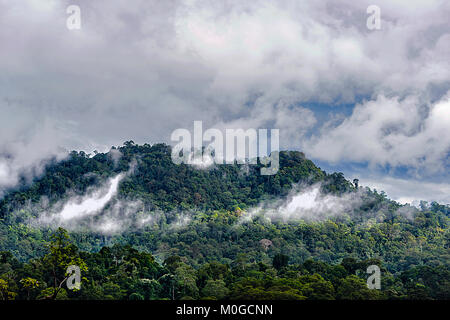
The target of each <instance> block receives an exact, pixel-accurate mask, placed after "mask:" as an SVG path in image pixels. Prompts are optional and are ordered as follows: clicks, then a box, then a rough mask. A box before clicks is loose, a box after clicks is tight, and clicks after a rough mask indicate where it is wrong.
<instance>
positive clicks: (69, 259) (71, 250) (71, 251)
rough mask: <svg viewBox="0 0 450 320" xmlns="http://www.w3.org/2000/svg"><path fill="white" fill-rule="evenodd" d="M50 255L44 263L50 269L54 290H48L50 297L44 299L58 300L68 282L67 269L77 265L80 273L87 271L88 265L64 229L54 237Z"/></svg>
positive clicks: (45, 258)
mask: <svg viewBox="0 0 450 320" xmlns="http://www.w3.org/2000/svg"><path fill="white" fill-rule="evenodd" d="M49 250H50V253H48V254H47V255H46V256H45V257H44V258H43V259H42V262H43V264H44V266H46V267H47V268H49V269H50V273H51V278H52V286H53V290H51V291H50V290H46V291H45V292H46V293H50V294H49V295H46V296H45V295H44V296H43V299H51V300H53V299H56V297H57V296H58V293H59V291H61V289H62V285H63V284H64V283H65V282H66V281H67V279H68V278H69V276H70V274H67V272H66V270H67V267H68V266H70V265H75V266H78V267H79V268H80V271H82V272H85V271H87V266H86V263H85V262H84V260H83V259H81V258H80V257H79V256H78V248H77V247H76V246H75V245H73V244H71V243H70V242H69V235H68V234H67V231H66V230H64V229H63V228H61V227H60V228H58V229H57V230H56V232H55V233H54V234H53V235H52V242H51V243H50V245H49Z"/></svg>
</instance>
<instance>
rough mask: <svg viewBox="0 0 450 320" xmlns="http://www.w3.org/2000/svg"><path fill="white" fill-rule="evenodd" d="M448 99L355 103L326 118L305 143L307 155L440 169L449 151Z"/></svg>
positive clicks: (390, 99)
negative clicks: (339, 116)
mask: <svg viewBox="0 0 450 320" xmlns="http://www.w3.org/2000/svg"><path fill="white" fill-rule="evenodd" d="M448 128H450V99H449V98H447V97H446V98H444V99H443V100H441V101H439V102H437V103H435V104H434V105H426V104H422V103H421V102H420V100H419V98H418V97H417V96H410V97H407V98H405V99H399V98H398V97H396V98H386V97H385V96H382V95H380V96H378V97H377V99H376V100H371V101H367V102H364V103H362V104H359V105H357V106H356V107H355V109H354V110H353V113H352V115H351V116H350V117H348V118H346V119H344V120H343V121H342V122H341V123H339V124H338V125H334V124H332V123H329V124H328V125H326V126H324V128H323V129H322V131H321V133H320V134H319V135H318V136H314V137H313V138H312V139H311V140H309V141H308V142H306V143H305V145H304V147H305V149H306V151H307V152H308V155H310V156H312V157H313V158H319V159H323V160H327V161H331V162H338V161H354V162H369V163H370V164H372V165H383V166H384V165H391V166H394V167H395V166H400V165H403V166H410V167H413V168H416V169H417V170H422V171H423V170H425V171H427V172H429V173H436V172H444V173H446V170H447V166H448V155H449V152H450V135H449V134H448V130H449V129H448Z"/></svg>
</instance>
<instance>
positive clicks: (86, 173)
mask: <svg viewBox="0 0 450 320" xmlns="http://www.w3.org/2000/svg"><path fill="white" fill-rule="evenodd" d="M170 154H171V149H170V147H169V146H167V145H164V144H155V145H148V144H144V145H136V144H134V143H133V142H132V141H129V142H126V143H125V144H124V145H123V146H121V147H119V148H112V149H111V151H110V152H108V153H97V152H95V154H94V155H87V154H85V153H84V152H72V153H71V154H70V155H69V156H68V157H67V158H66V159H65V160H63V161H60V162H56V161H52V162H50V163H48V164H47V166H46V168H45V171H44V172H43V174H42V175H41V176H39V177H37V178H35V179H34V180H33V181H32V182H29V181H28V182H27V181H26V179H25V178H24V179H23V181H22V183H21V184H20V186H19V187H18V188H16V189H14V190H9V191H8V192H7V194H5V196H4V197H3V198H2V200H1V201H0V282H1V281H3V282H4V283H6V284H5V288H6V287H7V286H9V287H11V288H12V287H14V286H15V287H14V288H15V289H14V290H13V291H11V292H12V293H11V294H13V293H14V292H16V293H18V297H22V298H24V297H26V296H27V295H29V294H30V292H29V291H27V290H26V289H20V288H21V287H20V285H19V284H20V283H21V282H20V281H21V279H22V278H23V279H26V278H27V277H31V278H32V279H37V278H39V279H41V280H39V281H42V282H46V283H48V284H49V285H50V286H51V285H52V283H54V281H53V280H51V277H47V276H46V274H47V273H48V270H46V268H47V267H46V266H47V263H46V262H45V261H46V259H50V258H51V257H50V256H51V254H53V253H49V248H52V242H51V240H52V235H53V234H54V233H55V230H56V229H57V228H58V227H60V225H59V222H58V221H62V222H64V223H66V222H67V221H66V220H50V221H51V222H50V223H47V224H44V223H42V222H43V221H44V222H45V219H44V220H43V219H42V217H45V216H46V214H48V213H49V212H54V211H55V210H56V211H58V210H59V213H60V212H61V210H62V208H64V205H66V204H67V203H69V204H71V205H72V209H73V208H77V207H76V205H74V203H75V204H76V203H78V202H79V201H78V200H80V199H83V197H85V196H86V195H90V194H95V192H96V191H95V190H97V189H99V188H103V189H105V185H106V186H107V185H108V182H110V181H111V180H112V179H114V177H118V176H121V177H122V178H121V180H120V183H119V184H118V189H117V194H114V196H113V197H112V198H111V199H110V201H108V202H107V203H106V204H105V205H104V207H102V209H101V210H98V212H97V211H95V212H94V214H90V215H86V217H84V216H83V219H79V220H76V221H75V222H74V223H69V224H67V223H66V225H62V227H65V228H66V229H67V230H68V234H67V235H66V233H65V231H64V230H62V229H60V230H59V231H58V234H59V235H60V236H61V235H64V239H65V240H64V241H66V242H68V243H67V248H70V250H69V249H67V250H69V251H70V252H72V253H73V254H74V255H75V256H77V257H78V258H79V259H82V260H83V259H84V261H86V263H87V267H86V268H88V270H90V271H88V274H87V279H88V280H87V281H88V284H87V286H88V287H89V288H90V289H89V290H91V291H92V292H90V293H89V294H88V293H86V291H84V292H81V293H80V294H79V295H78V296H77V295H76V294H75V293H73V294H70V296H71V297H74V298H76V297H78V298H117V299H128V298H131V297H132V296H133V294H135V293H136V292H137V291H139V290H140V291H139V297H143V298H174V297H175V298H182V297H184V296H188V297H190V298H201V297H208V296H211V295H212V293H211V292H214V291H217V290H219V289H220V290H219V291H222V293H223V295H221V298H245V297H247V296H248V297H252V298H255V299H262V298H287V299H297V298H299V299H304V298H308V299H309V298H326V299H328V298H344V299H345V298H348V297H350V296H352V297H356V298H358V297H359V298H371V297H372V298H373V297H378V298H405V297H406V298H414V297H416V298H446V299H447V298H449V297H450V294H449V292H448V288H449V287H450V286H449V283H450V271H449V261H450V250H449V249H450V231H449V219H450V208H449V206H446V205H441V204H438V203H431V204H425V203H424V204H423V205H422V207H421V208H420V209H416V208H413V207H410V206H402V205H400V204H398V203H396V202H395V201H392V200H390V199H388V198H387V197H386V195H385V194H384V193H383V192H380V193H379V192H377V191H375V190H370V189H369V188H365V187H361V186H359V187H358V186H357V185H356V181H355V184H353V183H351V182H350V181H348V180H346V179H345V177H344V176H343V174H341V173H333V174H327V173H326V172H324V171H322V170H321V169H320V168H318V167H317V166H315V165H314V163H313V162H311V161H310V160H308V159H306V158H305V155H304V154H303V153H301V152H292V151H286V152H281V153H280V170H279V171H278V173H277V174H276V175H273V176H261V175H260V174H259V173H260V170H259V169H260V165H238V164H234V165H214V166H212V167H210V168H204V169H199V168H196V167H194V166H190V165H185V164H181V165H176V164H174V163H173V162H172V160H171V156H170ZM111 185H112V184H111ZM102 186H103V187H102ZM107 188H108V187H106V189H107ZM302 190H303V191H302ZM304 190H306V191H304ZM302 192H304V193H302ZM314 192H317V194H319V195H320V196H319V197H318V198H317V199H318V200H317V199H315V200H314V199H312V198H311V197H313V198H315V197H316V193H314ZM105 193H106V194H108V193H109V192H103V193H99V194H100V195H102V194H105ZM298 194H300V195H301V196H300V197H299V198H298V197H297V196H296V195H298ZM100 195H99V196H100ZM296 197H297V198H296ZM302 197H307V198H308V197H309V198H308V199H309V200H308V201H310V200H311V199H312V200H314V201H312V204H313V205H311V203H309V202H308V201H306V202H308V205H310V207H308V208H306V207H303V208H304V211H307V212H308V214H307V215H306V214H300V215H299V214H297V212H288V211H286V210H287V209H286V208H287V207H289V206H286V203H292V202H289V201H298V202H300V204H301V202H302V201H303V200H302V199H304V198H302ZM72 199H78V200H77V201H78V202H77V201H74V200H72ZM80 201H81V200H80ZM89 203H90V205H92V203H91V202H89ZM315 206H316V207H319V209H320V210H316V209H315ZM55 208H56V209H55ZM305 208H306V209H305ZM283 210H284V211H283ZM56 211H55V212H56ZM63 211H64V210H63ZM285 211H286V212H287V214H286V215H284V213H283V212H285ZM67 212H69V211H67ZM67 212H66V213H67ZM69 213H70V214H73V213H74V212H73V210H72V211H70V212H69ZM70 214H69V215H68V216H70ZM104 218H107V219H108V220H102V219H104ZM105 221H106V222H107V223H106V224H105V225H106V226H108V228H109V229H98V228H97V227H98V225H99V224H101V223H103V222H105ZM138 222H139V223H138ZM110 227H120V228H119V229H111V228H110ZM105 230H106V231H105ZM111 230H112V231H111ZM114 230H116V231H114ZM117 230H118V231H117ZM69 239H70V243H71V244H69ZM49 245H50V247H49ZM53 245H54V244H53ZM136 250H138V251H139V252H140V253H139V252H138V251H136ZM2 251H3V252H2ZM144 252H145V253H144ZM113 253H114V254H113ZM49 255H50V256H49ZM117 255H119V256H120V257H119V256H117ZM135 257H138V258H135ZM153 258H154V259H155V260H154V261H153ZM16 259H18V260H16ZM30 259H31V260H30ZM127 259H130V261H128V260H127ZM136 259H137V260H140V259H141V260H142V259H143V260H142V261H143V262H142V263H144V265H145V264H151V265H152V267H151V268H153V269H152V270H153V271H152V272H147V271H148V270H147V269H148V268H147V267H145V268H144V269H145V270H147V271H145V270H144V269H143V270H141V271H142V272H141V271H139V272H141V273H142V274H141V273H139V274H136V273H135V272H134V271H132V270H140V269H139V268H141V267H142V266H136V268H137V269H136V268H134V267H133V268H134V269H133V268H131V269H130V270H131V271H129V272H128V271H127V270H128V269H129V268H128V267H129V266H130V265H129V264H130V263H131V264H134V263H136V262H132V261H137V260H136ZM110 260H111V261H116V262H115V267H114V268H113V266H112V263H111V261H110ZM28 261H29V262H28ZM102 261H103V262H102ZM117 261H123V263H124V264H125V263H126V265H124V266H123V270H122V267H121V265H118V264H117ZM127 261H128V262H127ZM149 261H151V263H150V262H149ZM26 262H28V263H29V264H26ZM23 263H25V264H23ZM374 263H375V264H377V265H379V266H380V267H381V268H382V270H383V272H384V274H385V277H384V278H383V292H382V294H379V295H377V294H375V295H374V293H373V292H366V291H367V290H366V289H367V288H366V287H365V280H364V277H365V276H366V274H365V273H364V268H365V266H367V265H369V264H374ZM107 266H109V267H107ZM108 268H110V269H111V268H112V269H111V270H109V269H108ZM106 269H108V270H109V271H106ZM113 269H114V270H113ZM31 270H35V271H31ZM155 270H156V271H155ZM109 272H111V274H110V273H109ZM164 274H166V276H167V277H169V278H167V277H166V278H164ZM46 277H47V278H46ZM177 277H179V278H180V279H186V278H189V279H190V282H189V284H186V283H184V282H183V281H184V280H183V281H181V280H180V281H181V282H180V283H179V284H176V285H175V284H173V282H170V283H169V282H167V283H166V282H165V281H166V280H167V279H177ZM141 278H145V279H141ZM2 279H3V280H2ZM164 279H166V280H164ZM143 280H145V281H150V282H148V283H147V282H145V283H144V282H142V281H143ZM24 281H25V280H24ZM27 281H28V280H27ZM30 281H31V280H30ZM211 281H212V282H211ZM146 283H147V284H149V285H150V284H151V286H156V287H158V288H159V289H158V290H160V291H152V290H153V289H152V290H150V289H148V288H147V289H148V290H150V291H148V290H147V289H145V290H144V289H143V287H145V286H146V285H147V284H146ZM315 286H316V287H317V288H316V287H315ZM346 286H348V288H350V289H348V288H347V287H346ZM355 286H356V287H358V288H359V289H354V287H355ZM271 288H272V289H273V292H272V291H271V290H272V289H271ZM324 288H326V290H325V289H324ZM342 288H344V289H342ZM345 288H347V289H348V290H347V289H345ZM351 288H353V289H354V290H353V289H351ZM50 289H51V288H47V289H45V290H47V291H45V292H44V291H42V288H41V289H39V290H36V292H35V293H34V296H35V297H37V296H39V295H41V296H42V295H44V296H45V294H51V290H50ZM49 290H50V291H49ZM136 290H137V291H136ZM146 290H147V291H146ZM155 290H156V289H155ZM171 290H172V291H171ZM173 290H175V291H176V290H178V291H176V292H174V291H173ZM321 290H322V291H321ZM323 290H325V291H326V292H325V291H323ZM339 290H344V291H345V290H347V291H348V292H347V291H345V292H340V291H339ZM352 290H353V291H352ZM115 292H120V294H119V295H117V296H115ZM158 292H159V293H158ZM216 298H218V297H216ZM219 298H220V297H219Z"/></svg>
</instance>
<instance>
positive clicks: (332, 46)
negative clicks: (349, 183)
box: [0, 0, 450, 192]
mask: <svg viewBox="0 0 450 320" xmlns="http://www.w3.org/2000/svg"><path fill="white" fill-rule="evenodd" d="M72 4H78V5H79V6H80V7H81V18H82V24H81V25H82V28H81V30H74V31H70V30H68V29H67V28H66V18H67V17H68V15H67V14H66V8H67V7H68V6H69V5H72ZM370 4H373V3H372V2H371V1H358V2H356V3H355V1H350V0H344V1H341V2H339V4H337V3H336V2H334V1H331V0H330V1H297V0H295V1H294V0H284V1H283V0H282V1H277V2H273V1H268V0H256V1H247V2H243V1H237V0H231V1H224V2H220V3H217V2H211V1H203V0H199V1H181V0H173V1H156V0H155V1H144V0H139V1H135V2H133V4H130V3H129V2H128V1H105V0H103V1H95V2H93V1H90V2H88V1H83V2H81V1H80V2H78V3H77V1H75V3H74V1H68V0H64V1H46V2H45V5H44V4H42V3H41V2H37V1H21V2H18V1H16V2H11V1H6V0H0V21H2V27H1V28H0V43H1V47H2V50H0V125H1V126H3V128H4V129H2V128H1V126H0V130H1V134H0V146H1V147H0V192H1V190H5V188H7V187H9V186H12V185H14V184H15V183H16V182H17V179H18V176H19V175H20V174H21V173H23V172H28V173H29V175H30V176H32V175H34V174H35V173H33V172H34V171H35V169H36V168H37V169H39V168H40V167H42V161H44V160H45V159H48V158H49V157H51V156H54V155H59V154H60V148H61V147H62V148H63V149H64V150H71V149H83V150H85V151H87V152H88V153H89V152H91V151H92V150H94V149H97V150H99V151H107V150H109V148H110V147H111V145H119V144H121V143H122V142H123V141H127V140H130V139H132V140H134V141H135V142H138V143H143V142H150V143H153V142H164V141H166V142H169V139H170V134H171V132H172V131H173V130H174V129H177V128H186V127H190V126H191V125H192V123H193V121H194V120H203V121H204V123H205V127H218V128H220V127H221V126H222V127H223V126H227V127H228V126H240V127H242V128H243V129H245V128H248V127H262V128H276V127H279V128H280V129H281V131H280V138H281V141H280V142H281V145H282V147H283V148H285V149H287V148H290V149H300V148H302V147H305V148H308V149H307V151H308V153H311V155H312V156H314V157H317V158H318V159H325V160H327V161H347V160H351V161H366V160H367V159H370V160H369V161H371V162H372V163H374V164H375V163H376V164H381V165H384V164H387V163H389V164H391V165H400V164H406V165H408V166H412V167H413V168H415V167H417V168H419V170H422V168H426V170H431V171H433V170H437V171H440V172H444V171H443V170H445V166H446V165H448V162H446V161H447V160H445V147H446V143H447V140H446V139H445V136H442V135H441V136H440V139H439V140H441V141H435V140H436V135H437V134H438V132H440V131H441V128H442V127H443V126H446V125H447V124H448V122H447V120H445V119H447V118H446V114H445V107H442V103H443V104H444V106H445V105H446V104H445V103H446V102H445V101H444V96H445V94H446V92H447V91H448V90H449V85H450V62H449V59H448V56H449V53H450V51H449V50H450V48H449V46H448V43H449V39H450V32H449V28H448V16H449V14H450V5H449V3H448V1H444V0H433V1H429V0H423V1H413V2H410V1H404V2H402V1H390V0H380V1H377V3H376V4H377V5H378V6H379V7H380V8H381V18H382V22H381V30H377V31H370V30H368V29H367V28H366V19H367V17H368V15H367V13H366V8H367V6H368V5H370ZM362 99H366V100H365V101H364V102H361V101H362ZM439 101H440V102H439ZM355 102H356V103H359V104H358V105H357V106H356V109H355V110H354V112H353V114H352V115H351V116H350V117H349V118H348V119H347V120H344V122H342V123H343V124H345V125H343V126H342V125H341V126H339V125H337V126H336V125H332V124H327V126H326V127H324V128H322V129H323V130H322V131H321V132H320V134H319V133H318V132H317V131H316V130H317V129H320V128H321V127H322V123H321V122H320V121H318V119H321V118H324V117H325V118H327V117H328V115H323V114H317V113H320V112H322V111H318V110H316V109H315V108H314V107H305V106H306V105H308V103H323V104H326V105H327V106H330V108H331V110H333V112H332V117H333V115H334V114H339V113H340V112H341V111H342V110H341V109H340V108H339V105H341V104H343V103H346V104H353V103H355ZM382 102H386V103H387V104H388V105H390V106H391V107H392V110H391V111H392V114H391V112H390V111H389V110H387V109H386V108H385V107H383V106H379V104H380V103H382ZM439 106H441V107H439ZM332 108H335V109H332ZM365 115H366V116H371V117H373V118H374V119H375V122H373V121H366V124H367V125H368V126H370V128H371V130H372V131H370V132H365V131H364V130H363V129H362V127H361V126H360V125H359V124H358V121H360V120H358V118H357V117H358V116H365ZM403 116H406V118H407V119H405V120H401V117H403ZM344 117H345V116H344ZM361 121H362V120H361ZM391 125H392V126H393V127H392V128H391V127H390V126H391ZM386 126H387V127H386ZM422 126H423V128H422ZM345 127H348V128H349V129H353V130H355V135H353V136H349V134H345V133H344V132H343V130H344V129H343V128H345ZM327 128H330V130H332V132H331V133H329V134H327V133H325V132H324V130H325V129H327ZM391 130H397V133H396V132H394V131H391ZM363 131H364V132H363ZM417 131H420V132H417ZM311 134H313V135H314V137H315V138H316V139H317V140H311V143H310V144H307V143H305V142H304V141H305V140H306V142H308V141H309V140H308V137H309V136H310V135H311ZM357 134H361V135H362V136H361V138H359V137H358V136H357ZM379 135H381V137H380V136H379ZM447 136H448V135H447ZM339 137H341V138H342V139H344V138H345V139H347V140H339ZM362 137H365V139H366V140H365V142H366V145H363V143H362V142H361V141H362ZM442 140H444V141H442ZM312 141H316V142H317V144H318V146H314V143H313V142H312ZM394 144H397V145H395V146H392V147H391V145H394ZM369 146H373V147H374V149H373V151H374V152H372V153H373V157H372V156H371V155H370V154H369V151H368V150H369ZM328 147H330V156H329V157H327V155H326V152H325V151H324V150H325V149H324V148H328ZM420 149H426V150H427V153H425V151H419V150H420ZM11 150H12V151H11ZM412 150H413V151H412ZM348 152H350V153H351V154H352V155H351V156H349V155H348ZM28 153H31V154H32V156H30V157H28ZM308 153H307V155H308ZM424 156H425V159H423V157H424ZM409 157H410V158H409ZM433 168H434V169H433ZM37 171H39V170H37Z"/></svg>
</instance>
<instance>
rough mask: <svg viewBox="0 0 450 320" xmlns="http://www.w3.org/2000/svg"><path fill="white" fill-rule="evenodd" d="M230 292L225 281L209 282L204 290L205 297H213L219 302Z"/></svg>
mask: <svg viewBox="0 0 450 320" xmlns="http://www.w3.org/2000/svg"><path fill="white" fill-rule="evenodd" d="M229 292H230V290H228V288H227V287H226V285H225V282H224V281H223V280H208V281H207V282H206V285H205V287H204V288H203V290H202V294H203V296H204V297H212V298H214V299H217V300H221V299H223V298H225V297H226V296H227V295H228V293H229Z"/></svg>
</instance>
